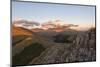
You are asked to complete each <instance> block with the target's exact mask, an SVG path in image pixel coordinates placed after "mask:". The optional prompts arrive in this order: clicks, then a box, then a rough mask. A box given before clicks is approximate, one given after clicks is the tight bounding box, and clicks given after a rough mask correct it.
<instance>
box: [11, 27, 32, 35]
mask: <svg viewBox="0 0 100 67" xmlns="http://www.w3.org/2000/svg"><path fill="white" fill-rule="evenodd" d="M12 35H13V36H17V35H32V32H31V31H29V30H27V29H24V28H22V27H15V26H12Z"/></svg>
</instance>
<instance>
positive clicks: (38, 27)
mask: <svg viewBox="0 0 100 67" xmlns="http://www.w3.org/2000/svg"><path fill="white" fill-rule="evenodd" d="M13 25H14V26H15V27H23V28H26V29H31V30H33V31H35V32H38V31H42V30H53V31H57V32H60V31H64V30H66V29H73V30H88V29H90V28H91V27H94V26H93V25H88V24H87V25H75V24H70V23H67V22H64V21H62V20H54V21H47V22H44V23H42V24H40V23H39V22H36V21H32V20H31V21H30V20H24V19H18V20H14V21H13Z"/></svg>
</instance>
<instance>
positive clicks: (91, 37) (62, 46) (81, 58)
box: [29, 29, 96, 64]
mask: <svg viewBox="0 0 100 67" xmlns="http://www.w3.org/2000/svg"><path fill="white" fill-rule="evenodd" d="M71 39H72V40H73V36H72V37H70V40H71ZM95 60H96V41H95V29H94V30H89V31H85V32H79V33H78V34H77V35H76V36H75V38H74V40H73V41H72V43H55V45H54V46H52V47H50V48H48V49H47V50H45V51H44V52H43V53H42V54H41V55H40V56H39V57H37V58H35V59H33V60H32V61H31V62H30V63H29V64H48V63H64V62H68V63H70V62H87V61H95Z"/></svg>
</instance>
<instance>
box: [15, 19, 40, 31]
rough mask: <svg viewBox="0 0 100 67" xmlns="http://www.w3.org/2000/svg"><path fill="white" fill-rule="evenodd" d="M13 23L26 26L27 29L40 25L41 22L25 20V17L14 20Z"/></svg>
mask: <svg viewBox="0 0 100 67" xmlns="http://www.w3.org/2000/svg"><path fill="white" fill-rule="evenodd" d="M13 25H14V26H17V27H24V28H26V29H31V28H34V27H36V26H39V25H40V24H39V22H36V21H33V20H24V19H19V20H14V21H13Z"/></svg>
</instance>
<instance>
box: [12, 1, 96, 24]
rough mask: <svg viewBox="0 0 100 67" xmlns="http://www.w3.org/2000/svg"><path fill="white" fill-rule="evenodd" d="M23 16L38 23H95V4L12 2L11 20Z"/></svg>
mask: <svg viewBox="0 0 100 67" xmlns="http://www.w3.org/2000/svg"><path fill="white" fill-rule="evenodd" d="M16 18H23V19H26V20H33V21H38V22H40V23H43V22H46V21H50V20H58V19H59V20H62V21H65V22H66V23H71V24H95V6H79V5H68V4H66V5H64V4H47V3H33V2H16V1H13V2H12V20H14V19H16Z"/></svg>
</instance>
